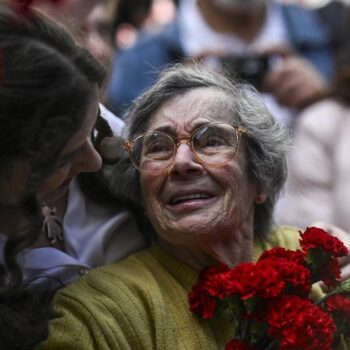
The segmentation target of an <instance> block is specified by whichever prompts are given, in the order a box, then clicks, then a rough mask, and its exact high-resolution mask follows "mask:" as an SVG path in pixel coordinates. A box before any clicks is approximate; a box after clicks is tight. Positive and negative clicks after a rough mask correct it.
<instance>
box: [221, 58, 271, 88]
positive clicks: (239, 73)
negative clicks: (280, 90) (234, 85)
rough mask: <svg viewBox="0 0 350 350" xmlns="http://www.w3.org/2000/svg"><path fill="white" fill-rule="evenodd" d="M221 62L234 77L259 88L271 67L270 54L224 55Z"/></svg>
mask: <svg viewBox="0 0 350 350" xmlns="http://www.w3.org/2000/svg"><path fill="white" fill-rule="evenodd" d="M220 63H221V65H222V68H223V69H224V70H225V72H227V73H228V74H229V75H230V76H231V77H232V78H235V79H238V80H240V81H242V82H246V83H249V84H252V85H253V86H254V87H255V88H256V89H258V90H259V89H260V88H261V85H262V81H263V78H264V76H265V73H266V72H267V71H268V70H269V68H270V64H269V63H270V60H269V56H268V55H261V56H256V55H245V56H224V57H221V58H220Z"/></svg>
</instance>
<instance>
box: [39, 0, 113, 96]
mask: <svg viewBox="0 0 350 350" xmlns="http://www.w3.org/2000/svg"><path fill="white" fill-rule="evenodd" d="M117 5H118V0H65V1H62V2H59V6H56V5H55V4H54V3H51V2H49V1H37V2H35V8H36V9H37V10H38V11H40V12H42V13H44V14H46V15H47V16H49V17H50V18H52V19H54V20H56V21H58V22H60V23H63V24H64V25H65V26H66V27H67V28H68V30H69V31H70V32H71V33H72V34H73V35H74V37H75V38H76V40H77V41H78V42H79V43H81V44H82V45H83V46H85V47H86V48H87V49H88V50H89V51H90V52H91V54H92V55H93V56H94V57H95V58H96V59H97V60H98V61H99V62H100V63H101V64H102V65H103V66H104V68H105V69H106V70H107V76H106V79H105V83H104V85H105V86H107V85H108V82H109V78H110V74H111V69H112V63H113V56H114V50H115V47H114V25H113V24H114V21H115V18H116V16H117ZM101 101H102V102H105V95H104V94H102V96H101Z"/></svg>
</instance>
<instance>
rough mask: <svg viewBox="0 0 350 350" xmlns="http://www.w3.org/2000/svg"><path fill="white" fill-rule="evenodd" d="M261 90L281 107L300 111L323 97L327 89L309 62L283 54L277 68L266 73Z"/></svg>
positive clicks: (292, 55) (324, 82)
mask: <svg viewBox="0 0 350 350" xmlns="http://www.w3.org/2000/svg"><path fill="white" fill-rule="evenodd" d="M262 89H263V91H266V92H270V93H271V94H272V95H274V96H275V97H276V99H277V100H278V102H279V103H281V104H282V105H285V106H287V107H292V108H297V109H302V108H304V107H306V106H307V105H309V104H311V103H313V102H315V101H316V100H318V99H320V98H322V97H323V96H325V94H326V92H327V89H328V87H327V83H326V81H325V80H324V78H323V77H322V76H321V74H320V73H319V72H318V71H317V70H316V69H315V68H314V67H313V65H312V64H311V63H310V62H308V61H307V60H306V59H304V58H302V57H299V56H296V55H294V54H290V53H288V54H286V53H284V55H282V56H281V60H280V62H278V65H277V67H275V68H272V69H271V70H270V71H269V72H267V73H266V75H265V78H264V81H263V87H262Z"/></svg>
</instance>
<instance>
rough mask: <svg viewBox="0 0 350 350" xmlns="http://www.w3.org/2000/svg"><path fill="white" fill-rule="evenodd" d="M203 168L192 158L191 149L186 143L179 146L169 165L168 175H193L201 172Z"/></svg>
mask: <svg viewBox="0 0 350 350" xmlns="http://www.w3.org/2000/svg"><path fill="white" fill-rule="evenodd" d="M202 170H203V167H202V164H200V163H199V162H198V161H197V159H196V158H195V157H194V155H193V152H192V150H191V147H190V146H189V145H187V144H186V143H182V144H180V145H179V147H178V149H177V151H176V153H175V156H174V161H173V163H172V165H171V168H170V171H169V173H171V174H179V175H191V174H193V175H195V174H199V173H200V172H202Z"/></svg>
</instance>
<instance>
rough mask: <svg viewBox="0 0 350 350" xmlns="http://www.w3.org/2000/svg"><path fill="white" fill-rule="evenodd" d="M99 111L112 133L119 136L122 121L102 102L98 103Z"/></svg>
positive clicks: (122, 125) (122, 124)
mask: <svg viewBox="0 0 350 350" xmlns="http://www.w3.org/2000/svg"><path fill="white" fill-rule="evenodd" d="M100 111H101V116H102V118H103V119H105V120H106V121H107V122H108V124H109V126H110V128H111V129H112V131H113V134H115V135H118V136H120V135H121V133H122V129H123V127H124V122H123V121H122V120H121V119H120V118H118V117H117V116H116V115H115V114H113V113H112V112H111V111H110V110H109V109H107V108H106V107H105V106H104V105H103V104H102V103H100Z"/></svg>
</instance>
